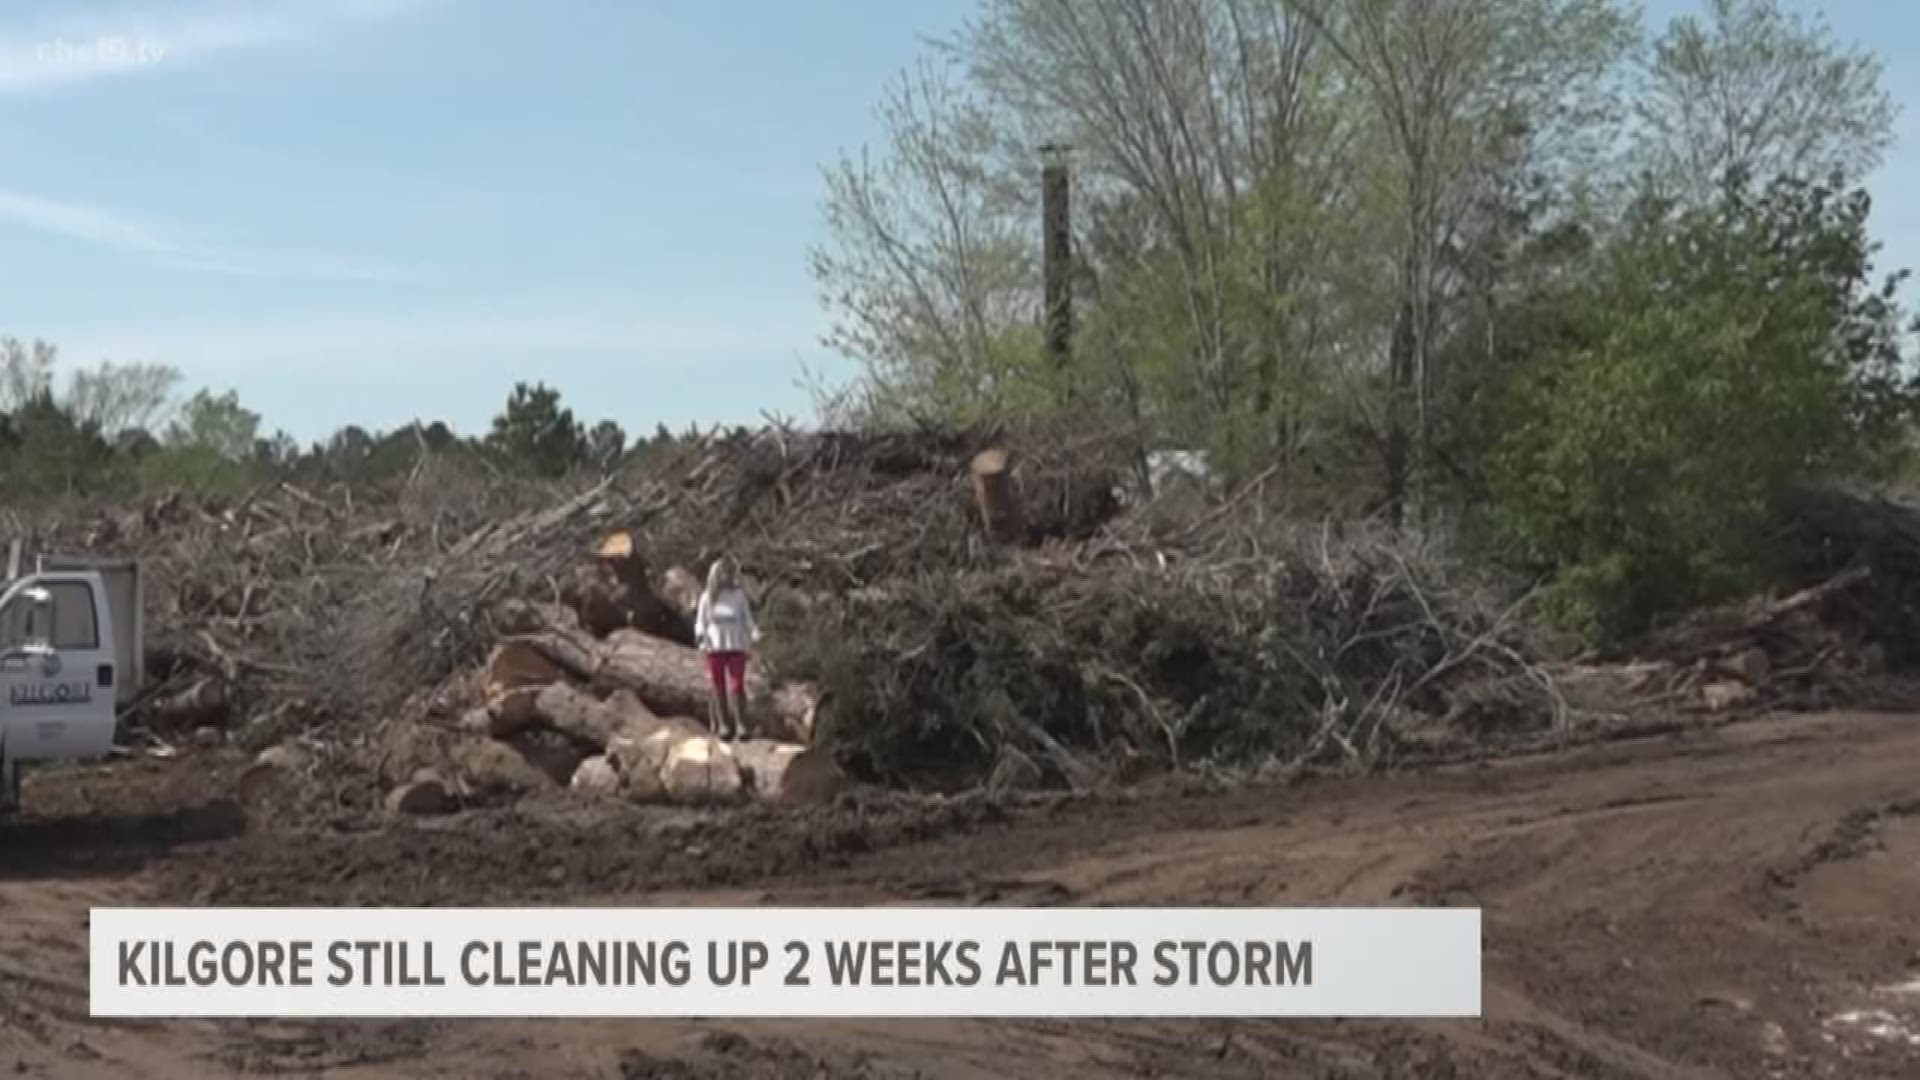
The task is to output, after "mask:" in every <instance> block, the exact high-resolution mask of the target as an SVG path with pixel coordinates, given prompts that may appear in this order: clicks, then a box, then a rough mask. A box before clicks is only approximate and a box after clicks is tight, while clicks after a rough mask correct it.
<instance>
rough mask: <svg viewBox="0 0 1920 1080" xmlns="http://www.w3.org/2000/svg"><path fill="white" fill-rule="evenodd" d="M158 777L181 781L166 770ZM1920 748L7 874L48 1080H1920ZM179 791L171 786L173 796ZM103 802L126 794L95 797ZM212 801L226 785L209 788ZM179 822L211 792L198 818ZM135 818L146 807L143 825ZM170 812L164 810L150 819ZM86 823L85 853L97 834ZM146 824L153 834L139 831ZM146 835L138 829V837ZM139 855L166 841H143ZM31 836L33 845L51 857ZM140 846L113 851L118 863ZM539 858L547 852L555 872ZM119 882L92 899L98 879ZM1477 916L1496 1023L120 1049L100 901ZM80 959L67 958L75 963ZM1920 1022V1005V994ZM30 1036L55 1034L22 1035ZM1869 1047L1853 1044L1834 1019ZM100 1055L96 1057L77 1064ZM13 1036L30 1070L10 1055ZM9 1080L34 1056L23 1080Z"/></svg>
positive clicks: (825, 1027)
mask: <svg viewBox="0 0 1920 1080" xmlns="http://www.w3.org/2000/svg"><path fill="white" fill-rule="evenodd" d="M136 775H137V776H140V777H144V778H145V780H147V781H153V780H155V777H156V776H157V775H158V774H151V773H146V772H140V773H137V774H136ZM1915 777H1920V720H1915V719H1914V718H1900V717H1805V718H1796V719H1790V720H1782V721H1768V722H1762V723H1755V724H1751V725H1742V726H1740V727H1737V728H1725V729H1720V730H1717V731H1713V732H1710V733H1705V734H1699V733H1693V734H1688V735H1684V736H1681V737H1677V738H1668V739H1657V740H1650V741H1643V742H1638V743H1633V744H1615V745H1609V746H1604V747H1599V748H1593V749H1589V750H1583V751H1576V752H1571V753H1567V754H1563V755H1547V756H1536V757H1530V758H1526V759H1518V760H1513V761H1509V762H1505V763H1498V764H1488V765H1480V766H1462V767H1454V768H1447V769H1434V770H1429V771H1425V772H1418V773H1409V774H1406V775H1400V776H1389V777H1381V778H1376V779H1371V780H1367V781H1361V782H1354V783H1338V782H1321V781H1316V782H1309V783H1301V784H1296V785H1294V786H1291V787H1286V788H1275V789H1262V790H1252V791H1241V792H1235V793H1230V794H1216V795H1207V796H1195V797H1189V798H1180V799H1149V798H1131V797H1130V798H1118V799H1113V800H1109V801H1106V802H1103V803H1097V804H1089V805H1067V806H1063V807H1059V808H1056V809H1052V810H1045V809H1029V810H1024V811H1017V810H1001V809H988V808H982V807H979V806H976V805H972V804H967V803H964V802H962V803H956V804H950V805H946V806H937V807H932V808H925V807H922V808H919V809H913V808H909V807H906V806H904V805H896V804H892V803H886V802H881V803H875V804H866V805H862V806H857V807H855V808H854V809H853V810H849V811H842V812H840V813H839V814H838V815H828V814H822V815H814V816H809V815H797V816H795V817H794V818H792V819H774V818H770V817H764V816H763V817H755V818H744V819H743V818H733V819H718V818H715V819H693V820H686V819H684V818H682V819H675V820H673V821H672V822H669V823H667V824H664V825H663V824H661V823H659V822H658V821H652V820H651V819H647V818H645V816H644V815H633V814H621V815H615V816H612V817H609V818H606V819H601V820H596V819H593V818H591V817H583V816H581V815H578V814H571V815H556V816H552V817H542V816H540V815H537V814H532V813H520V814H516V815H498V814H496V815H473V816H471V817H468V818H461V819H455V820H452V821H443V822H436V823H432V824H431V825H416V824H412V823H407V824H402V825H401V826H399V827H396V828H392V829H385V830H378V831H368V832H361V833H348V832H336V831H314V832H309V833H303V834H298V835H295V836H289V835H286V834H279V833H254V834H250V835H247V836H244V837H239V838H231V839H225V838H221V837H219V836H217V835H214V836H209V837H208V838H206V839H204V840H202V841H199V842H195V841H193V840H192V838H191V837H185V838H183V837H181V836H179V835H177V834H178V832H179V831H180V830H178V829H174V830H173V831H169V830H167V829H159V830H157V831H155V832H153V835H155V836H157V837H158V838H159V839H158V840H157V841H156V843H155V846H154V849H153V850H152V851H149V852H147V853H146V854H145V855H144V856H142V857H140V858H128V857H126V853H125V852H124V851H119V853H118V854H114V855H113V857H111V858H108V857H105V856H101V857H94V856H96V855H99V852H94V853H92V854H91V855H90V854H89V852H87V851H84V850H83V851H78V852H70V853H68V854H67V855H65V856H62V857H60V858H53V857H51V856H50V855H49V854H48V853H46V852H40V851H38V850H37V849H34V848H31V847H29V849H28V851H27V859H26V860H25V865H26V866H28V867H30V868H31V867H38V868H40V870H42V871H48V873H45V874H43V875H42V876H41V877H39V878H35V877H34V876H33V875H32V874H31V873H22V874H6V875H0V927H3V929H0V980H7V981H8V982H14V981H15V980H16V979H17V980H18V982H19V984H20V986H21V991H22V992H21V993H19V994H18V995H8V996H9V997H12V998H15V999H16V1002H17V1003H16V1004H14V1005H12V1006H8V1009H9V1010H11V1011H5V1012H0V1018H4V1026H3V1028H0V1040H13V1041H15V1042H16V1043H18V1044H19V1045H20V1046H22V1047H23V1048H24V1049H22V1050H19V1051H16V1052H17V1053H18V1054H19V1055H20V1057H19V1060H20V1061H22V1062H24V1063H25V1064H26V1066H27V1071H26V1075H44V1076H74V1077H76V1078H79V1080H93V1078H95V1077H103V1078H104V1077H116V1078H117V1077H122V1076H135V1075H145V1076H160V1077H163V1078H165V1077H172V1076H181V1077H185V1076H199V1075H247V1076H262V1075H325V1076H341V1077H349V1076H350V1077H398V1076H408V1077H454V1076H458V1077H502V1078H504V1077H517V1076H580V1077H622V1078H628V1077H672V1078H677V1080H707V1078H716V1080H717V1078H719V1077H733V1076H741V1077H770V1078H775V1080H788V1078H805V1080H813V1078H814V1077H815V1076H818V1075H828V1076H836V1077H838V1076H849V1077H856V1078H861V1077H864V1078H869V1080H880V1078H886V1080H891V1078H893V1077H906V1076H916V1077H924V1078H929V1080H949V1078H961V1077H967V1078H973V1077H986V1076H992V1077H1005V1076H1040V1077H1045V1078H1046V1080H1080V1078H1085V1080H1104V1078H1109V1077H1118V1076H1144V1075H1157V1076H1166V1077H1196V1078H1198V1077H1206V1078H1209V1080H1235V1078H1240V1077H1270V1076H1307V1077H1329V1078H1334V1077H1345V1078H1353V1080H1362V1078H1375V1077H1395V1078H1400V1080H1408V1078H1411V1080H1440V1078H1456V1080H1464V1078H1471V1080H1479V1078H1487V1080H1501V1078H1507V1077H1514V1078H1581V1080H1594V1078H1605V1080H1615V1078H1619V1080H1669V1078H1673V1080H1680V1078H1686V1080H1694V1078H1700V1080H1706V1078H1729V1080H1733V1078H1738V1080H1749V1078H1771V1077H1779V1078H1782V1080H1787V1078H1795V1080H1797V1078H1808V1080H1813V1078H1822V1080H1824V1078H1842V1077H1844V1078H1847V1080H1855V1078H1859V1080H1876V1078H1880V1077H1886V1078H1889V1080H1891V1078H1894V1077H1902V1076H1907V1077H1911V1076H1916V1075H1920V1046H1911V1045H1908V1044H1907V1043H1905V1042H1904V1041H1903V1040H1902V1039H1901V1038H1899V1037H1896V1036H1895V1035H1889V1034H1888V1031H1889V1030H1891V1029H1889V1027H1888V1024H1887V1022H1885V1021H1884V1020H1883V1019H1882V1017H1883V1015H1884V1016H1890V1017H1892V1018H1893V1019H1894V1020H1895V1021H1899V1020H1900V1019H1901V1018H1902V1017H1904V1016H1906V1015H1907V1014H1908V1011H1911V1012H1913V1013H1914V1023H1915V1028H1914V1030H1915V1031H1916V1032H1920V1008H1916V1009H1912V1010H1909V1004H1910V1003H1909V1001H1908V1000H1907V998H1903V997H1901V996H1900V995H1899V994H1897V993H1893V992H1891V991H1888V990H1887V989H1886V988H1887V987H1890V986H1893V985H1895V984H1897V983H1899V982H1900V981H1901V980H1903V979H1907V978H1913V977H1914V976H1916V975H1920V970H1912V971H1910V970H1909V964H1910V961H1912V960H1913V959H1914V958H1915V956H1916V955H1920V910H1917V909H1916V908H1915V907H1914V905H1913V904H1912V902H1911V897H1912V896H1913V895H1914V892H1915V890H1920V869H1917V868H1920V819H1915V818H1910V817H1907V816H1904V815H1903V814H1901V813H1897V812H1890V808H1892V809H1894V810H1897V809H1898V808H1899V807H1900V806H1902V805H1905V803H1906V802H1907V801H1909V800H1912V799H1914V798H1915V796H1916V787H1915V785H1916V783H1920V781H1916V780H1915ZM161 782H162V783H163V784H164V783H171V780H170V779H167V780H164V781H161ZM102 790H104V789H102V788H99V787H98V786H97V785H96V787H95V791H96V794H98V793H99V792H100V791H102ZM201 792H202V795H201V797H203V798H204V797H205V796H204V792H205V787H204V785H202V787H201ZM174 794H175V795H177V794H178V793H177V792H176V793H174ZM127 798H134V796H133V795H128V796H127ZM150 809H151V808H150ZM106 812H108V811H106V810H104V809H103V808H102V807H100V806H90V807H89V809H88V810H86V811H83V812H79V813H76V814H73V815H69V816H68V817H66V818H63V819H61V820H60V821H58V822H55V823H54V825H53V826H50V827H54V828H55V830H56V833H57V835H60V836H62V837H64V838H65V839H66V841H68V842H75V843H79V844H80V845H81V846H82V847H85V846H86V841H85V837H86V836H87V835H88V833H87V831H86V829H85V822H86V820H87V814H88V813H92V814H101V813H106ZM112 812H114V813H118V814H120V817H118V818H116V819H115V820H119V821H122V822H123V823H124V821H126V820H128V819H127V816H126V815H127V814H128V813H129V812H130V811H128V810H126V809H124V808H123V809H121V810H118V811H112ZM136 818H137V815H136ZM134 831H135V833H136V834H137V833H138V832H139V830H137V829H136V830H134ZM28 835H35V834H32V833H29V834H28ZM126 835H127V828H126V827H125V826H124V824H123V825H122V826H120V827H116V828H110V829H108V830H106V832H105V834H104V837H103V838H102V839H101V840H99V841H98V843H99V844H100V845H103V846H104V847H106V848H108V849H110V851H109V854H112V853H113V851H115V850H118V849H117V848H116V845H119V847H121V848H124V847H125V845H126V843H127V840H126ZM530 855H531V856H533V857H530ZM89 875H91V876H89ZM210 896H211V897H218V898H221V900H222V902H246V901H248V900H250V899H267V900H271V901H272V902H286V901H289V900H294V899H297V900H300V901H303V902H311V903H343V902H360V901H364V900H366V899H368V898H375V899H379V900H382V901H383V902H395V901H405V900H407V899H409V898H413V899H418V900H423V901H427V902H433V903H455V902H458V903H485V904H496V903H504V902H515V901H520V902H533V903H549V902H552V903H570V904H601V903H611V904H714V903H749V904H751V903H770V904H818V903H902V902H904V903H968V904H987V905H993V904H1020V905H1024V904H1033V905H1050V904H1099V905H1112V904H1141V905H1206V904H1213V903H1222V904H1254V905H1257V904H1311V905H1349V904H1352V905H1372V904H1407V903H1421V904H1429V903H1444V904H1451V905H1464V904H1476V905H1479V906H1482V907H1483V908H1484V910H1485V913H1486V919H1487V922H1486V938H1485V939H1486V967H1485V977H1486V1005H1487V1017H1486V1019H1484V1020H1482V1021H1478V1022H1472V1023H1460V1024H1418V1023H1357V1022H1356V1023H1341V1022H1300V1023H1288V1022H1276V1021H1238V1022H1233V1023H1220V1022H1210V1023H1199V1022H1159V1021H1155V1022H1134V1021H1128V1022H1117V1021H1115V1022H1106V1021H1097V1022H1096V1021H1018V1022H997V1023H996V1022H987V1021H967V1022H947V1021H937V1020H919V1021H905V1022H881V1021H870V1022H850V1021H849V1022H808V1023H800V1022H791V1023H774V1022H767V1023H729V1024H712V1023H692V1022H673V1023H633V1022H625V1023H621V1022H610V1021H607V1022H603V1021H593V1022H579V1023H574V1022H568V1023H546V1022H534V1021H493V1022H487V1023H455V1022H447V1023H436V1024H408V1023H394V1022H389V1023H383V1024H327V1025H317V1024H298V1023H278V1024H270V1025H238V1024H211V1025H209V1024H201V1025H172V1024H169V1025H99V1024H93V1023H91V1022H89V1021H88V1020H87V1019H86V1018H85V1015H84V1007H85V1003H84V986H83V980H84V969H83V967H82V966H81V965H82V961H83V955H84V954H83V951H82V950H83V948H84V933H83V932H82V931H81V929H80V926H81V923H80V921H79V920H81V919H83V918H84V913H85V907H86V905H87V904H89V903H98V902H103V901H108V900H111V901H112V902H121V903H125V902H180V901H193V900H196V899H199V898H204V897H210ZM62 941H65V942H67V943H68V944H67V947H66V948H64V949H61V948H56V947H55V943H58V942H62ZM1909 997H1911V998H1912V1001H1913V1002H1920V994H1913V995H1909ZM22 1010H24V1012H22ZM1836 1018H1839V1019H1836ZM75 1043H79V1044H83V1045H84V1046H85V1047H86V1054H91V1055H92V1058H91V1059H84V1060H83V1058H84V1056H85V1055H82V1056H81V1057H75V1056H71V1055H69V1054H68V1053H67V1048H68V1046H70V1045H71V1044H75ZM5 1045H6V1044H5V1042H4V1041H0V1047H4V1046H5ZM8 1064H9V1062H8V1061H7V1060H6V1059H5V1058H0V1070H3V1069H4V1068H5V1067H7V1066H8Z"/></svg>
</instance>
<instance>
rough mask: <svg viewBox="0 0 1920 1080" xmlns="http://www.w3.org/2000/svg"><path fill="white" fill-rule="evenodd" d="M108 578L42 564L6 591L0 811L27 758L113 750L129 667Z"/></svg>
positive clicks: (1, 604)
mask: <svg viewBox="0 0 1920 1080" xmlns="http://www.w3.org/2000/svg"><path fill="white" fill-rule="evenodd" d="M114 631H115V628H114V619H113V609H112V605H111V603H110V602H109V597H108V592H107V583H106V580H105V578H104V577H103V576H102V575H101V574H100V573H98V572H96V571H92V570H42V571H39V572H37V573H33V574H29V575H26V576H24V577H21V578H18V579H16V580H14V581H12V582H10V583H9V584H8V585H7V586H6V588H5V590H4V592H0V811H7V810H11V809H13V808H15V807H16V806H17V805H18V803H19V782H20V781H19V767H20V765H21V763H23V762H32V761H53V760H61V759H72V758H90V757H99V756H102V755H105V754H106V753H107V752H109V751H110V750H112V748H113V743H114V735H115V727H116V723H117V720H118V710H117V708H116V707H115V706H116V703H117V701H118V696H119V693H120V683H121V682H122V672H121V671H120V668H121V666H122V665H120V664H119V663H118V661H117V655H118V650H117V648H116V641H117V639H116V637H115V632H114Z"/></svg>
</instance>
